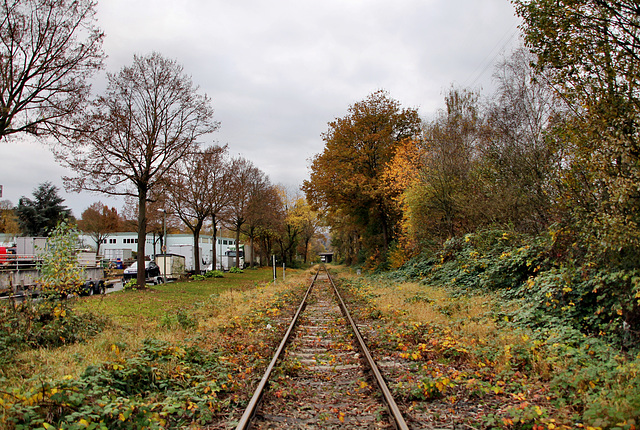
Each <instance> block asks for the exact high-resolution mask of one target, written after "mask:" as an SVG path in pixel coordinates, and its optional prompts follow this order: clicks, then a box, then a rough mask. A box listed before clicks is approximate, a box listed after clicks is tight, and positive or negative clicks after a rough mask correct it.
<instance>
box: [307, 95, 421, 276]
mask: <svg viewBox="0 0 640 430" xmlns="http://www.w3.org/2000/svg"><path fill="white" fill-rule="evenodd" d="M420 126H421V120H420V117H419V115H418V111H417V110H416V109H405V108H402V107H401V106H400V103H399V102H398V101H397V100H394V99H392V98H391V97H390V96H389V94H388V93H387V92H386V91H383V90H380V91H376V92H374V93H373V94H370V95H369V96H368V97H367V98H366V99H365V100H363V101H360V102H357V103H355V104H353V105H352V106H350V107H349V110H348V113H347V115H345V116H344V117H342V118H337V119H336V120H334V121H332V122H330V123H329V129H328V130H327V132H326V133H324V134H323V136H322V137H323V140H324V141H325V148H324V151H323V152H322V153H320V154H318V155H316V156H315V157H314V158H313V160H312V164H311V177H310V179H309V180H307V181H305V182H304V184H303V187H302V188H303V190H304V192H305V193H306V196H307V199H308V200H309V202H311V203H312V204H313V205H314V207H316V208H320V209H322V210H323V211H325V212H327V214H328V215H329V216H328V219H329V220H330V222H331V219H332V217H334V216H338V215H340V218H343V219H344V218H348V219H350V222H349V223H346V224H347V225H350V227H349V228H350V229H351V230H353V228H351V227H355V229H356V230H357V231H358V232H359V235H360V236H361V237H360V239H361V240H358V242H359V243H360V245H359V247H361V249H358V250H356V253H358V254H360V255H362V256H364V257H365V258H367V259H369V258H371V257H373V259H372V263H373V264H379V263H382V262H384V261H385V259H386V252H387V250H388V249H389V245H390V244H391V243H392V242H393V241H394V240H395V239H396V236H397V224H398V222H399V220H400V219H401V213H400V211H399V210H398V208H397V206H396V205H395V204H394V202H393V199H392V196H391V195H390V194H389V192H388V191H389V190H388V188H387V187H385V184H384V181H383V175H384V172H385V169H386V167H387V164H388V163H389V162H390V161H391V160H392V159H393V156H394V154H395V152H396V150H397V148H398V147H399V145H400V143H401V142H403V141H404V140H405V139H411V138H414V137H417V136H418V135H419V132H420ZM340 225H345V224H344V223H338V222H336V223H335V225H332V226H331V227H332V228H333V231H334V233H336V234H338V235H339V234H340V232H339V231H338V230H339V229H340ZM362 251H363V252H362Z"/></svg>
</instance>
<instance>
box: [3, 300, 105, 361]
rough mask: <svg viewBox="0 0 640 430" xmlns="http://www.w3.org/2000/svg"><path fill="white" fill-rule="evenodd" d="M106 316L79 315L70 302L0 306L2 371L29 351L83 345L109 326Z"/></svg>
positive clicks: (45, 301) (46, 301)
mask: <svg viewBox="0 0 640 430" xmlns="http://www.w3.org/2000/svg"><path fill="white" fill-rule="evenodd" d="M108 323H109V322H108V319H107V318H105V317H102V316H98V315H94V314H90V313H86V314H77V313H76V312H75V311H74V310H73V309H72V308H71V307H70V306H69V303H68V302H67V301H57V300H41V301H37V302H36V301H33V300H26V301H24V302H21V303H3V304H2V305H0V350H2V351H3V353H2V354H0V367H2V366H4V365H6V364H8V363H11V362H12V361H13V360H14V359H15V354H16V353H18V352H20V351H23V350H25V349H28V348H42V347H44V348H51V347H59V346H62V345H67V344H72V343H76V342H83V341H85V340H87V339H88V338H90V337H92V336H94V335H96V334H97V333H99V332H100V331H102V330H103V328H104V327H105V326H106V325H107V324H108Z"/></svg>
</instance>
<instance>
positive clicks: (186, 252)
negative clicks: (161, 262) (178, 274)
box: [167, 245, 204, 272]
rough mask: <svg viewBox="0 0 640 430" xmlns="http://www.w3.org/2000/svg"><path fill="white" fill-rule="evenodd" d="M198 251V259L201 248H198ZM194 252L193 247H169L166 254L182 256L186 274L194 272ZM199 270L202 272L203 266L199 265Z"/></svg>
mask: <svg viewBox="0 0 640 430" xmlns="http://www.w3.org/2000/svg"><path fill="white" fill-rule="evenodd" d="M199 250H200V257H202V255H203V254H202V248H199ZM194 251H195V248H194V246H193V245H169V248H168V249H167V254H175V255H182V256H183V257H184V270H185V271H186V272H194V271H195V270H196V265H195V255H194V254H195V252H194ZM200 268H201V269H202V270H204V265H203V264H200Z"/></svg>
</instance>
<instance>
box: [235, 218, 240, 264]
mask: <svg viewBox="0 0 640 430" xmlns="http://www.w3.org/2000/svg"><path fill="white" fill-rule="evenodd" d="M236 227H238V228H237V229H236V267H237V268H239V269H240V268H241V267H240V226H239V225H237V226H236Z"/></svg>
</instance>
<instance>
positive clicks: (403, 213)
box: [303, 0, 640, 267]
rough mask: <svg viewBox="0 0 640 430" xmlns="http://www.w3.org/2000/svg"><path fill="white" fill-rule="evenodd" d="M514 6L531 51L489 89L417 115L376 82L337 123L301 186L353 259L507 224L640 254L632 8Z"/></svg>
mask: <svg viewBox="0 0 640 430" xmlns="http://www.w3.org/2000/svg"><path fill="white" fill-rule="evenodd" d="M514 3H515V4H516V7H517V11H518V13H519V14H520V16H521V17H522V18H523V19H524V25H523V30H524V33H525V43H526V48H522V49H519V50H517V51H516V52H515V53H513V54H512V55H511V56H510V57H509V58H507V59H505V60H504V61H503V62H502V63H501V64H499V65H498V67H497V68H496V70H495V75H494V76H495V81H496V83H497V89H496V92H495V93H494V94H492V95H491V96H489V97H481V95H480V94H479V93H477V92H474V91H471V90H467V89H460V88H451V89H450V90H449V91H448V92H447V93H446V95H445V99H444V107H443V108H442V109H441V110H440V111H438V112H437V114H436V115H435V116H434V117H433V118H432V119H430V120H428V121H421V120H419V119H418V114H417V111H416V110H415V109H408V108H402V107H401V106H400V105H399V103H398V102H397V101H396V100H393V99H392V98H391V97H390V96H389V94H387V93H386V92H380V91H379V92H376V93H374V94H372V95H371V96H369V97H368V98H367V99H365V100H363V101H361V102H358V103H355V104H354V105H353V106H351V107H350V108H349V112H348V114H347V115H346V116H344V117H343V118H339V119H336V120H335V121H333V122H331V123H329V129H328V131H327V133H325V134H324V136H323V138H324V140H325V143H326V146H325V149H324V151H323V152H322V153H320V154H318V155H317V156H316V157H315V158H314V159H313V160H312V165H311V170H312V172H311V179H310V180H309V181H306V182H305V184H304V186H303V188H304V190H305V192H306V194H307V197H308V198H309V200H310V201H311V202H313V204H314V206H315V207H317V208H319V209H321V210H322V212H323V213H324V214H326V219H327V220H328V222H329V223H330V224H331V227H332V232H333V235H334V237H333V239H334V244H335V245H336V247H337V248H338V251H339V252H340V254H341V255H342V257H343V258H344V259H345V260H346V261H347V262H351V261H359V262H361V263H366V262H367V261H369V262H370V263H371V265H373V266H380V265H381V266H383V267H385V266H387V267H388V266H389V265H391V266H393V265H396V264H401V263H402V262H403V261H406V259H407V258H409V257H411V256H413V255H416V254H417V253H419V252H421V251H423V250H425V249H432V248H434V247H436V246H439V245H441V244H442V243H443V242H444V241H446V240H447V239H448V238H451V237H455V236H458V237H459V236H462V235H464V234H466V233H468V232H472V231H475V230H477V229H480V228H485V227H487V226H496V225H500V226H507V227H508V228H512V229H515V230H517V231H521V232H527V233H531V234H537V233H541V232H544V231H546V230H548V229H549V228H550V227H551V226H553V229H554V231H556V232H558V233H560V234H561V235H564V236H566V242H567V243H568V244H572V243H573V244H576V246H575V248H574V249H573V251H572V252H579V253H582V254H583V255H582V256H583V257H586V256H588V257H589V259H590V260H591V261H599V262H606V264H622V265H625V266H628V267H637V265H638V264H639V263H640V260H639V256H640V253H638V250H639V249H640V227H639V225H640V206H639V205H638V201H640V194H639V192H638V184H639V183H640V149H639V148H640V146H639V143H638V121H639V120H638V118H640V116H639V113H640V92H639V91H638V88H639V85H640V51H639V50H640V48H639V47H640V40H639V38H638V34H640V32H639V31H638V30H639V29H640V24H639V22H638V10H637V5H636V4H635V2H633V1H630V0H625V1H614V2H607V3H606V4H605V3H603V2H589V1H586V0H584V1H571V2H569V1H566V2H565V1H559V2H547V1H543V0H539V1H538V0H527V1H525V0H519V1H515V2H514ZM558 40H562V41H565V42H566V43H557V41H558Z"/></svg>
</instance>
